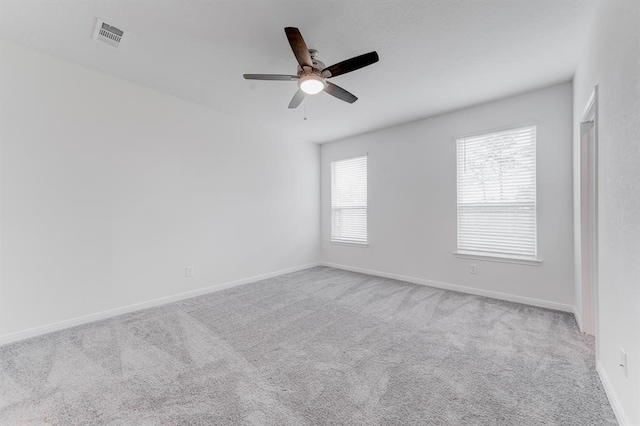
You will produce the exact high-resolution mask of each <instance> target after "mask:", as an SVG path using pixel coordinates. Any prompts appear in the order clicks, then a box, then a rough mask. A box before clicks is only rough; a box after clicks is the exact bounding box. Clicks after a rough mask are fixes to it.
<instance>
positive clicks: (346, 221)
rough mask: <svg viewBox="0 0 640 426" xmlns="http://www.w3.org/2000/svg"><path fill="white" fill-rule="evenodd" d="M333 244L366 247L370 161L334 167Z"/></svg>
mask: <svg viewBox="0 0 640 426" xmlns="http://www.w3.org/2000/svg"><path fill="white" fill-rule="evenodd" d="M331 241H334V242H346V243H357V244H366V243H367V157H366V156H364V157H357V158H349V159H347V160H340V161H333V162H332V163H331Z"/></svg>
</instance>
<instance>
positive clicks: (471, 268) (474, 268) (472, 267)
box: [469, 263, 478, 274]
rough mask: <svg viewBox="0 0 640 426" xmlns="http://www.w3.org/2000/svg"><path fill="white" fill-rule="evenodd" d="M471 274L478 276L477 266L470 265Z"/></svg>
mask: <svg viewBox="0 0 640 426" xmlns="http://www.w3.org/2000/svg"><path fill="white" fill-rule="evenodd" d="M469 273H470V274H477V273H478V265H476V264H475V263H472V264H471V265H469Z"/></svg>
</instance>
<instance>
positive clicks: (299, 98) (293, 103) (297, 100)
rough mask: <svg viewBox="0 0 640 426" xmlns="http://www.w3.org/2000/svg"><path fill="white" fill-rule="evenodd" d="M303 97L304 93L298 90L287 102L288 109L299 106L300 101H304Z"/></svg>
mask: <svg viewBox="0 0 640 426" xmlns="http://www.w3.org/2000/svg"><path fill="white" fill-rule="evenodd" d="M305 96H306V93H304V92H303V91H302V90H300V89H298V91H297V92H296V94H295V95H293V98H292V99H291V102H289V108H291V109H293V108H297V107H298V105H300V102H302V100H303V99H304V97H305Z"/></svg>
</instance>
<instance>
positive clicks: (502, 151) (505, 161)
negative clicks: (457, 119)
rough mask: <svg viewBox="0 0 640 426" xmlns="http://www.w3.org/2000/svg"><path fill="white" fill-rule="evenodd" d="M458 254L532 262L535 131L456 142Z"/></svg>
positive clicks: (534, 246)
mask: <svg viewBox="0 0 640 426" xmlns="http://www.w3.org/2000/svg"><path fill="white" fill-rule="evenodd" d="M457 151H458V252H460V253H471V254H474V253H475V254H480V255H489V256H498V257H499V256H505V255H506V256H505V257H517V258H518V257H522V258H535V257H536V254H537V253H536V126H529V127H522V128H518V129H511V130H506V131H502V132H497V133H490V134H485V135H479V136H473V137H468V138H462V139H458V140H457Z"/></svg>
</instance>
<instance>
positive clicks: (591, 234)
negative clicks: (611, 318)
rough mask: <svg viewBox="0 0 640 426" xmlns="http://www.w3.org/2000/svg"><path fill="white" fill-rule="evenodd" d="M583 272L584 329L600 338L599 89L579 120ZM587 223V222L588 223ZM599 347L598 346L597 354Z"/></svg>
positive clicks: (591, 97)
mask: <svg viewBox="0 0 640 426" xmlns="http://www.w3.org/2000/svg"><path fill="white" fill-rule="evenodd" d="M579 176H580V232H581V238H580V241H581V247H580V248H581V250H580V253H581V255H580V259H579V261H580V265H579V266H580V271H581V278H582V279H581V283H580V285H581V288H582V300H581V301H580V303H581V308H582V309H581V311H582V326H583V331H584V332H585V333H586V334H592V335H595V336H596V338H597V336H598V320H599V318H598V86H595V87H594V89H593V92H592V93H591V96H590V97H589V100H588V102H587V104H586V106H585V109H584V111H583V114H582V119H581V120H580V175H579ZM585 222H586V223H585ZM597 349H598V345H597V344H596V351H597Z"/></svg>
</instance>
